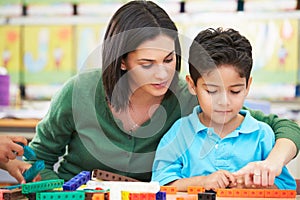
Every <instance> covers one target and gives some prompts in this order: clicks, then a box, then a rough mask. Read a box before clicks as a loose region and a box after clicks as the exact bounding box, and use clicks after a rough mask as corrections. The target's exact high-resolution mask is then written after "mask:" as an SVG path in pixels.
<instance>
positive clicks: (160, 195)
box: [156, 192, 167, 200]
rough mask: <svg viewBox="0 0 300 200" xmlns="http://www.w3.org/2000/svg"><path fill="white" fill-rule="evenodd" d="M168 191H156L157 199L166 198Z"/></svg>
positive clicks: (162, 199)
mask: <svg viewBox="0 0 300 200" xmlns="http://www.w3.org/2000/svg"><path fill="white" fill-rule="evenodd" d="M166 199H167V193H166V192H157V193H156V200H166Z"/></svg>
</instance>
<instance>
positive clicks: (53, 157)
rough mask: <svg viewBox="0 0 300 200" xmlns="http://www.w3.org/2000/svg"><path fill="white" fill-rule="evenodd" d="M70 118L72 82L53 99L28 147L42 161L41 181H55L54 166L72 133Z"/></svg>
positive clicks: (71, 120)
mask: <svg viewBox="0 0 300 200" xmlns="http://www.w3.org/2000/svg"><path fill="white" fill-rule="evenodd" d="M73 127H74V124H73V118H72V82H68V83H66V84H65V85H64V86H63V87H62V89H61V90H60V91H59V92H58V93H57V94H56V95H55V96H54V97H53V99H52V102H51V105H50V109H49V111H48V113H47V114H46V116H45V117H44V118H43V119H42V121H40V122H39V123H38V125H37V127H36V134H35V136H34V138H33V140H32V141H31V142H30V144H29V146H30V147H31V148H32V149H33V150H34V152H35V153H36V155H37V159H38V160H44V162H45V170H43V171H42V172H41V173H40V174H41V176H42V179H57V178H58V176H57V174H56V172H55V171H54V168H53V166H54V164H55V163H57V161H58V159H59V157H60V156H63V155H64V154H65V153H66V147H67V145H68V143H69V141H70V138H71V134H72V132H73V131H74V128H73Z"/></svg>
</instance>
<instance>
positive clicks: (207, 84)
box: [202, 83, 245, 87]
mask: <svg viewBox="0 0 300 200" xmlns="http://www.w3.org/2000/svg"><path fill="white" fill-rule="evenodd" d="M202 85H203V86H209V87H220V86H219V85H215V84H212V83H203V84H202ZM243 86H245V84H244V83H238V84H234V85H231V86H230V87H243Z"/></svg>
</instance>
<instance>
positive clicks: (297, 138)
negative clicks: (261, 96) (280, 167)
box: [249, 110, 300, 164]
mask: <svg viewBox="0 0 300 200" xmlns="http://www.w3.org/2000/svg"><path fill="white" fill-rule="evenodd" d="M249 111H250V113H251V115H252V116H253V117H254V118H255V119H257V120H258V121H262V122H265V123H267V124H268V125H269V126H270V127H271V128H272V129H273V131H274V133H275V139H276V141H277V140H278V139H279V138H286V139H289V140H290V141H292V142H293V143H294V144H292V143H286V144H287V145H291V146H289V148H291V149H292V150H294V148H295V147H296V151H295V152H294V155H292V157H290V155H288V157H286V158H284V160H285V161H286V162H285V164H287V163H288V162H289V161H290V160H291V159H292V158H294V157H296V155H297V154H298V151H299V149H300V127H299V125H298V124H297V123H295V122H293V121H291V120H288V119H283V118H279V117H278V116H277V115H274V114H270V115H265V114H264V113H263V112H261V111H257V110H249ZM281 147H282V145H280V146H279V148H280V149H281ZM285 148H286V146H284V149H283V151H286V149H285ZM290 153H293V152H290ZM283 156H284V155H283Z"/></svg>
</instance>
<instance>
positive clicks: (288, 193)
mask: <svg viewBox="0 0 300 200" xmlns="http://www.w3.org/2000/svg"><path fill="white" fill-rule="evenodd" d="M279 194H280V195H279V196H280V197H282V198H296V195H297V192H296V190H280V191H279Z"/></svg>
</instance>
